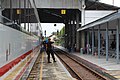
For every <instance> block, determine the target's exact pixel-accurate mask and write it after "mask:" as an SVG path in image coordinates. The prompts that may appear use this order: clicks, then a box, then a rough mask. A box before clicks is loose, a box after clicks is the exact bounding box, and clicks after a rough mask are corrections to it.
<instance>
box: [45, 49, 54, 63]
mask: <svg viewBox="0 0 120 80" xmlns="http://www.w3.org/2000/svg"><path fill="white" fill-rule="evenodd" d="M50 54H51V56H52V59H53V61H55V56H54V53H53V51H52V50H47V55H48V62H50Z"/></svg>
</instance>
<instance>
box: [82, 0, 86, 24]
mask: <svg viewBox="0 0 120 80" xmlns="http://www.w3.org/2000/svg"><path fill="white" fill-rule="evenodd" d="M83 25H85V0H82V26H83Z"/></svg>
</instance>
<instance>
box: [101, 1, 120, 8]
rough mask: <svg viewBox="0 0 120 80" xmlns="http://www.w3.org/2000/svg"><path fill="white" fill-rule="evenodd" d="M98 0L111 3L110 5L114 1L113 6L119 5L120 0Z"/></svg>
mask: <svg viewBox="0 0 120 80" xmlns="http://www.w3.org/2000/svg"><path fill="white" fill-rule="evenodd" d="M100 1H101V2H103V3H107V4H111V5H113V3H114V5H115V6H119V7H120V0H100Z"/></svg>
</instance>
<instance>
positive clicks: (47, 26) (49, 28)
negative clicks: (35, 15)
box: [41, 23, 65, 37]
mask: <svg viewBox="0 0 120 80" xmlns="http://www.w3.org/2000/svg"><path fill="white" fill-rule="evenodd" d="M54 24H56V26H54ZM41 26H42V31H43V36H45V33H44V32H45V30H46V37H48V36H50V35H51V34H52V32H57V30H59V31H60V30H61V29H62V28H63V27H64V26H65V25H64V24H63V23H41Z"/></svg>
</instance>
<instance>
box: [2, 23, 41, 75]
mask: <svg viewBox="0 0 120 80" xmlns="http://www.w3.org/2000/svg"><path fill="white" fill-rule="evenodd" d="M38 46H39V38H38V37H37V36H34V35H30V34H27V33H25V32H22V31H19V30H16V29H13V28H11V27H8V26H6V25H4V24H2V23H0V76H2V75H4V74H5V73H6V72H8V71H9V70H10V69H11V68H12V67H13V66H14V65H16V64H18V63H19V62H20V61H21V60H22V59H24V58H25V57H27V56H28V55H29V54H30V53H31V52H32V50H33V49H35V48H37V47H38Z"/></svg>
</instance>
